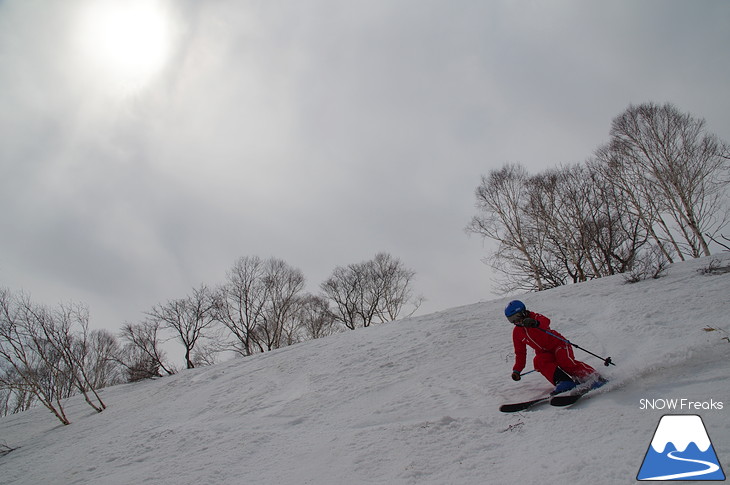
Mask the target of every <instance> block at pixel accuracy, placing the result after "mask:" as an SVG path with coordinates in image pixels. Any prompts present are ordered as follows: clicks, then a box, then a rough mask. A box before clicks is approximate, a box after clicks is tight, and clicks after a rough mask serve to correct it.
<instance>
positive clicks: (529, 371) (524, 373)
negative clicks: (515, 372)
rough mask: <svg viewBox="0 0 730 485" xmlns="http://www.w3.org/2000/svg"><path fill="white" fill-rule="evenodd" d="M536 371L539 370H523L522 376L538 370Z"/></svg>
mask: <svg viewBox="0 0 730 485" xmlns="http://www.w3.org/2000/svg"><path fill="white" fill-rule="evenodd" d="M536 371H537V369H532V370H528V371H527V372H523V373H522V374H520V377H522V376H526V375H527V374H532V373H533V372H536Z"/></svg>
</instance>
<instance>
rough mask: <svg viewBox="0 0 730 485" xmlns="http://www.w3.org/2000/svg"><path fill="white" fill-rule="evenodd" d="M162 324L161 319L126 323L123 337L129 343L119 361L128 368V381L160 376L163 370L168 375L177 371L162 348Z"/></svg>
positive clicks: (123, 349)
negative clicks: (134, 323)
mask: <svg viewBox="0 0 730 485" xmlns="http://www.w3.org/2000/svg"><path fill="white" fill-rule="evenodd" d="M161 325H162V322H161V321H160V320H156V319H147V320H145V321H144V322H142V323H139V324H136V325H133V324H131V323H126V324H124V326H123V327H122V331H121V337H122V339H123V340H125V341H126V342H127V343H126V345H124V347H123V348H122V351H121V353H120V355H119V358H118V362H120V363H121V364H122V365H123V366H124V367H125V368H126V372H127V380H128V381H130V382H134V381H138V380H141V379H149V378H152V377H160V376H161V375H162V374H160V371H161V370H162V371H164V372H165V373H166V374H167V375H172V374H174V373H175V372H176V371H175V368H174V367H173V366H172V365H171V364H169V363H168V362H167V357H166V355H165V351H164V350H162V343H163V342H162V340H161V336H160V332H161V328H160V327H161Z"/></svg>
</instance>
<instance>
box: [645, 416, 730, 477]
mask: <svg viewBox="0 0 730 485" xmlns="http://www.w3.org/2000/svg"><path fill="white" fill-rule="evenodd" d="M636 479H637V480H656V481H664V480H716V481H721V480H725V473H723V471H722V466H721V465H720V462H719V461H718V459H717V455H716V454H715V449H714V448H713V446H712V442H711V441H710V437H709V435H708V434H707V429H706V428H705V424H704V423H703V422H702V418H701V417H699V416H697V415H692V414H683V415H671V414H669V415H666V416H662V419H661V420H659V424H658V425H657V428H656V431H655V432H654V437H653V438H652V440H651V443H650V444H649V448H648V449H647V450H646V456H645V457H644V462H643V463H642V464H641V469H640V470H639V474H638V475H637V476H636Z"/></svg>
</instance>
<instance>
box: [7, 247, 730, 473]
mask: <svg viewBox="0 0 730 485" xmlns="http://www.w3.org/2000/svg"><path fill="white" fill-rule="evenodd" d="M716 258H722V259H723V264H725V265H728V264H730V254H728V253H723V254H722V255H719V256H716ZM708 264H709V260H708V259H702V260H695V261H691V262H687V263H680V264H676V265H674V266H672V267H671V268H670V269H669V273H668V275H667V276H666V277H664V278H661V279H659V280H650V281H643V282H640V283H636V284H632V285H628V284H625V283H624V280H623V278H622V277H621V276H617V277H611V278H605V279H601V280H596V281H592V282H588V283H582V284H579V285H573V286H566V287H562V288H558V289H555V290H550V291H545V292H542V293H531V294H526V295H523V296H521V298H522V299H523V300H524V301H525V302H526V303H527V306H528V308H531V309H533V310H535V311H539V312H540V313H544V314H546V315H547V316H549V317H550V318H551V319H552V322H553V323H552V326H553V327H554V328H555V329H557V330H558V331H560V332H561V333H563V334H564V335H565V336H566V337H568V338H569V339H571V340H572V341H573V342H575V343H577V344H579V345H581V346H583V347H585V348H587V349H589V350H591V351H593V352H595V353H597V354H599V355H602V356H604V357H605V356H611V357H613V360H614V362H616V364H617V365H616V366H615V367H613V366H612V367H611V368H606V367H604V366H603V365H602V363H601V361H600V360H598V359H596V358H594V357H591V356H589V355H587V354H585V353H583V352H581V351H580V350H577V351H576V356H577V357H578V358H580V359H582V360H584V361H586V362H588V363H590V364H591V365H595V366H596V368H597V369H600V370H601V371H602V372H604V373H605V375H607V376H608V377H609V378H610V379H611V383H610V384H609V385H608V386H606V387H607V388H608V389H607V391H608V392H605V393H603V394H599V395H594V396H593V397H590V398H585V399H584V400H582V401H581V402H579V403H578V404H577V405H575V406H573V407H572V408H566V409H558V408H553V407H551V406H542V407H539V408H537V409H534V410H532V411H528V412H523V413H519V414H502V413H500V412H499V411H498V410H497V409H498V407H499V405H500V404H502V403H504V402H513V401H521V400H524V399H527V398H532V397H537V396H540V395H541V394H542V393H544V392H545V391H548V390H549V389H550V386H549V384H548V383H547V381H546V380H545V379H544V378H542V376H540V375H538V374H537V373H532V374H529V375H527V376H525V377H524V378H523V379H522V381H520V382H513V381H512V380H511V379H510V377H509V375H510V371H511V367H512V358H513V356H512V347H511V328H510V325H509V323H508V322H507V321H506V320H505V319H504V317H503V314H502V310H503V308H504V306H505V304H506V303H507V301H508V300H509V299H511V298H503V299H498V300H494V301H489V302H483V303H477V304H474V305H470V306H465V307H460V308H454V309H451V310H447V311H443V312H439V313H434V314H431V315H426V316H421V317H416V318H412V319H409V320H404V321H400V322H396V323H392V324H387V325H381V326H378V327H373V328H368V329H361V330H357V331H352V332H346V333H343V334H339V335H336V336H333V337H330V338H326V339H321V340H316V341H311V342H307V343H303V344H299V345H295V346H292V347H288V348H285V349H281V350H278V351H275V352H270V353H267V354H261V355H257V356H254V357H250V358H246V359H237V360H233V361H229V362H226V363H223V364H220V365H216V366H211V367H206V368H201V369H194V370H191V371H184V372H181V373H180V374H178V375H175V376H171V377H165V378H161V379H158V380H155V381H147V382H142V383H137V384H129V385H123V386H118V387H113V388H109V389H106V390H104V391H103V397H104V398H105V400H106V402H107V404H108V405H109V408H108V409H107V410H106V411H104V412H103V413H101V414H96V413H94V412H93V410H92V409H91V408H90V407H88V406H87V405H86V404H85V403H83V401H82V400H81V399H79V398H73V399H72V400H71V401H70V402H69V404H68V412H69V417H70V419H71V420H72V421H73V423H72V424H71V425H70V426H65V427H64V426H61V425H60V424H58V422H57V421H55V418H53V417H52V416H51V414H50V413H48V412H47V411H45V410H44V409H43V408H36V409H32V410H30V411H28V412H26V413H22V414H18V415H13V416H8V417H5V418H2V419H0V444H2V443H5V444H7V445H9V446H11V447H17V449H15V450H14V451H12V452H11V453H9V454H7V455H5V456H2V457H0V482H1V483H14V484H16V483H17V484H40V483H43V484H86V483H91V484H141V483H159V484H171V485H172V484H174V485H183V484H196V485H199V484H228V483H254V484H333V485H334V484H337V485H341V484H480V485H481V484H484V483H495V484H502V483H504V484H512V483H521V484H533V483H599V484H604V483H605V484H611V483H619V484H620V483H633V482H635V477H636V474H637V472H638V470H639V467H640V466H641V463H642V460H643V458H644V455H645V454H646V452H647V449H648V446H649V444H650V443H651V440H652V436H653V433H654V431H655V429H656V427H657V424H658V422H659V419H660V417H661V416H662V415H664V414H699V415H701V416H702V419H703V421H704V423H705V425H706V426H707V430H708V433H709V436H710V438H711V440H712V443H713V445H714V448H715V450H716V453H717V456H718V458H719V460H720V463H721V464H722V465H723V467H724V469H725V471H726V473H727V471H728V470H730V419H728V413H730V385H728V371H729V370H730V366H729V365H728V356H730V343H728V342H727V341H725V340H723V339H722V337H723V336H727V333H722V332H720V331H714V332H706V331H703V328H704V327H705V326H708V325H709V326H715V327H720V328H723V329H724V330H725V331H728V330H730V324H729V323H728V318H727V315H728V314H730V298H729V295H730V273H725V274H718V275H702V274H700V273H698V271H697V270H698V269H699V268H703V267H707V265H708ZM674 398H676V399H686V401H685V402H689V401H691V402H697V403H700V407H702V405H703V403H708V402H710V401H713V402H715V403H717V402H722V403H723V409H699V410H695V409H683V410H674V411H668V410H666V409H664V410H660V409H654V410H652V409H642V408H643V407H646V406H645V405H643V404H642V403H645V402H646V401H642V399H643V400H654V401H653V402H659V403H662V402H664V401H661V400H664V399H666V400H669V399H674ZM656 400H659V401H656Z"/></svg>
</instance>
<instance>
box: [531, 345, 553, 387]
mask: <svg viewBox="0 0 730 485" xmlns="http://www.w3.org/2000/svg"><path fill="white" fill-rule="evenodd" d="M532 363H533V365H534V366H535V370H536V371H538V372H539V373H540V374H542V375H543V376H545V379H547V380H548V381H550V384H555V369H557V364H556V363H555V357H554V356H553V354H552V353H550V352H535V359H534V360H533V361H532Z"/></svg>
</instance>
